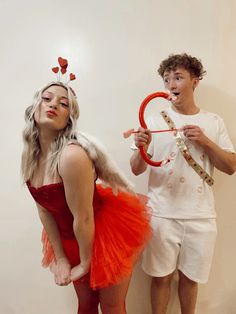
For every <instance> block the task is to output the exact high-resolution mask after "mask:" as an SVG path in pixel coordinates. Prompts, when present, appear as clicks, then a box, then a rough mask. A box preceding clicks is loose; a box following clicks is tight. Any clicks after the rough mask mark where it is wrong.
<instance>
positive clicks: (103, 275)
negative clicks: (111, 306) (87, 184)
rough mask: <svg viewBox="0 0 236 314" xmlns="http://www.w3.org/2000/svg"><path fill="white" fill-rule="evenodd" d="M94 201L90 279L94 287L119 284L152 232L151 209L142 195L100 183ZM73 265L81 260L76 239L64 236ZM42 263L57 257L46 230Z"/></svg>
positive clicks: (67, 252)
mask: <svg viewBox="0 0 236 314" xmlns="http://www.w3.org/2000/svg"><path fill="white" fill-rule="evenodd" d="M96 191H97V194H98V197H97V199H98V201H97V202H96V201H95V211H94V221H95V236H94V245H93V254H92V260H91V268H90V273H89V281H90V286H91V288H92V289H100V288H104V287H107V286H110V285H114V284H118V283H119V282H121V281H122V280H123V279H125V278H128V277H129V276H130V274H131V272H132V269H133V266H134V263H135V262H136V260H137V258H138V256H139V254H140V252H141V251H142V249H143V247H144V245H145V244H146V242H147V241H148V239H149V238H150V236H151V228H150V225H149V218H150V216H149V211H148V208H147V207H146V205H145V204H144V202H143V200H141V199H140V198H139V197H137V196H135V195H132V194H129V193H126V192H119V193H118V195H114V194H113V192H112V190H111V189H110V188H103V187H102V186H101V185H97V187H96ZM61 240H62V245H63V248H64V251H65V254H66V255H67V257H68V259H69V261H70V263H71V266H72V267H74V266H76V265H78V264H79V263H80V258H79V247H78V243H77V240H76V239H75V238H72V239H64V238H62V239H61ZM42 242H43V254H44V256H43V260H42V264H43V266H46V267H47V266H49V265H50V264H51V263H52V262H53V261H54V260H55V256H54V252H53V249H52V247H51V245H50V242H49V240H48V237H47V234H46V232H45V231H43V233H42Z"/></svg>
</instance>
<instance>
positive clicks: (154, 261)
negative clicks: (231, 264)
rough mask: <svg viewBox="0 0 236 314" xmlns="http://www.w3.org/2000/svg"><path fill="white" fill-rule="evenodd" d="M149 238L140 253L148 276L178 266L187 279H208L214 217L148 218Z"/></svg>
mask: <svg viewBox="0 0 236 314" xmlns="http://www.w3.org/2000/svg"><path fill="white" fill-rule="evenodd" d="M151 226H152V228H153V238H152V239H151V240H150V241H149V243H148V245H147V247H146V248H145V250H144V253H143V261H142V268H143V270H144V272H145V273H147V274H148V275H150V276H152V277H163V276H166V275H169V274H171V273H173V272H174V271H175V269H176V268H177V269H179V270H180V271H181V272H182V273H184V274H185V276H187V277H188V278H189V279H191V280H193V281H195V282H199V283H206V282H207V281H208V277H209V273H210V268H211V262H212V257H213V252H214V246H215V239H216V234H217V228H216V221H215V219H167V218H160V217H154V216H153V217H152V219H151Z"/></svg>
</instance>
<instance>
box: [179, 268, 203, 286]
mask: <svg viewBox="0 0 236 314" xmlns="http://www.w3.org/2000/svg"><path fill="white" fill-rule="evenodd" d="M178 270H180V271H181V272H182V273H183V274H184V275H185V276H186V277H188V278H189V279H190V280H192V281H194V282H197V283H200V284H205V283H207V282H208V278H207V279H205V280H204V279H199V278H193V276H191V275H190V274H189V273H188V272H187V271H185V270H184V269H182V268H181V267H178Z"/></svg>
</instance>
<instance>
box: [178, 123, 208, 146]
mask: <svg viewBox="0 0 236 314" xmlns="http://www.w3.org/2000/svg"><path fill="white" fill-rule="evenodd" d="M183 133H184V135H185V136H186V138H187V139H188V140H190V141H194V142H196V144H198V145H200V146H205V145H206V144H207V143H208V141H209V139H208V137H207V136H206V135H205V134H204V133H203V131H202V129H201V128H200V127H199V126H197V125H185V126H184V127H183Z"/></svg>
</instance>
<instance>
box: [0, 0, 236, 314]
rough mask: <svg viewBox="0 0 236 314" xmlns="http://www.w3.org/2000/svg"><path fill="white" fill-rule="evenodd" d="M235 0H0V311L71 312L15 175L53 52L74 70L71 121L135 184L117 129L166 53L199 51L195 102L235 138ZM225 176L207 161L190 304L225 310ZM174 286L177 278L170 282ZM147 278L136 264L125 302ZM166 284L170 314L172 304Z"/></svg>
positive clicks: (134, 306)
mask: <svg viewBox="0 0 236 314" xmlns="http://www.w3.org/2000/svg"><path fill="white" fill-rule="evenodd" d="M235 12H236V2H235V0H225V1H220V0H204V1H203V0H200V1H193V0H178V1H174V0H172V1H163V0H156V1H154V0H112V1H111V0H110V1H109V0H100V1H96V0H87V1H82V0H77V1H76V0H67V1H61V0H53V1H46V0H41V1H34V0H31V1H30V0H28V1H27V0H21V1H18V0H15V1H13V0H12V1H11V0H1V1H0V32H1V33H0V35H1V37H0V38H1V49H0V67H1V77H0V81H1V83H0V86H1V96H0V97H1V104H0V106H1V107H0V108H1V132H0V134H1V135H0V136H1V144H2V145H1V146H2V148H1V154H0V173H1V176H0V180H1V191H0V193H1V211H0V250H1V251H0V252H1V259H0V260H1V268H0V282H1V286H0V313H1V314H39V313H50V314H65V313H66V314H70V313H71V314H72V313H75V312H76V302H75V295H74V292H73V289H72V287H67V288H61V287H57V286H55V285H54V283H53V280H52V277H51V275H50V274H49V273H48V271H46V270H44V269H42V268H41V267H40V259H41V244H40V231H41V225H40V223H39V219H38V216H37V212H36V208H35V205H34V203H33V201H32V199H31V198H30V196H29V193H28V192H27V191H26V189H25V187H23V186H22V185H21V178H20V171H19V168H20V156H21V150H22V140H21V131H22V128H23V125H24V120H23V116H24V110H25V108H26V106H27V105H29V104H30V102H31V100H32V96H33V93H34V92H35V90H36V89H37V88H39V87H41V86H42V85H43V84H45V83H46V82H49V81H51V80H53V79H54V75H53V73H52V72H51V70H50V69H51V67H52V66H54V65H56V59H57V57H58V56H62V57H66V58H68V59H69V66H70V69H71V71H72V72H75V73H76V74H77V73H78V74H79V75H78V76H79V80H76V81H75V82H73V84H72V86H73V87H74V88H75V89H76V90H77V91H78V97H79V103H80V107H81V118H80V122H79V128H80V129H81V130H86V131H87V132H88V133H91V134H93V135H95V136H97V137H98V138H99V139H100V140H101V141H103V143H104V144H105V145H106V146H107V148H108V150H109V151H110V153H111V154H112V155H113V156H114V158H115V160H116V161H117V163H118V164H119V166H120V167H121V168H122V169H123V170H124V171H125V172H126V173H127V175H128V177H129V178H130V179H131V180H132V181H133V182H135V183H136V186H137V190H138V191H139V192H145V190H146V189H145V183H146V176H145V175H144V176H141V177H138V178H135V177H134V176H132V174H131V172H130V170H129V162H128V160H129V157H130V154H131V152H130V150H129V146H130V143H131V140H124V139H123V138H122V132H123V131H124V130H126V129H127V128H130V127H135V126H137V125H138V108H139V105H140V102H141V100H142V99H143V98H144V97H145V96H147V95H148V94H150V93H152V92H155V91H158V90H162V82H161V80H160V78H159V77H158V76H157V74H156V69H157V67H158V64H159V63H160V61H161V60H162V59H163V58H165V57H167V56H168V55H169V54H170V53H179V52H184V51H186V52H188V53H190V54H193V55H195V56H197V57H199V58H200V59H201V60H202V62H203V64H204V65H205V67H206V69H207V71H208V75H207V76H206V77H205V78H204V80H203V81H202V82H201V84H200V86H199V88H198V91H197V95H196V97H197V102H198V104H199V105H200V106H201V107H203V108H205V109H206V110H211V111H215V112H217V113H218V114H220V115H221V116H222V117H223V119H224V120H225V123H226V125H227V127H228V131H229V134H230V136H231V138H232V141H233V143H234V145H235V146H236V128H235V114H236V109H235V105H236V91H235V73H236V62H235V55H236V41H235V39H236V19H235ZM235 184H236V177H235V176H232V177H228V176H226V175H223V174H220V173H217V174H216V184H215V187H214V190H215V196H216V203H217V212H218V226H219V235H218V241H217V246H216V250H215V258H214V262H213V266H212V272H211V277H210V281H209V283H208V285H206V286H201V287H200V292H199V299H198V310H197V313H198V314H222V313H224V314H233V313H236V300H235V293H236V291H235V290H236V289H235V287H236V276H235V265H236V254H235V241H234V239H235V236H236V228H235V223H236V212H235V209H236V201H235V197H234V196H235V195H234V193H235ZM173 287H174V288H176V282H174V284H173ZM148 289H149V278H147V277H146V276H145V275H144V274H143V273H142V271H141V269H140V267H139V265H138V266H137V267H136V269H135V273H134V276H133V279H132V283H131V287H130V290H129V294H128V300H127V304H128V313H129V314H149V313H151V312H150V305H149V300H148ZM178 311H179V310H178V302H177V300H176V295H175V294H174V295H173V299H172V301H171V304H170V311H169V313H170V314H176V313H178Z"/></svg>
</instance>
